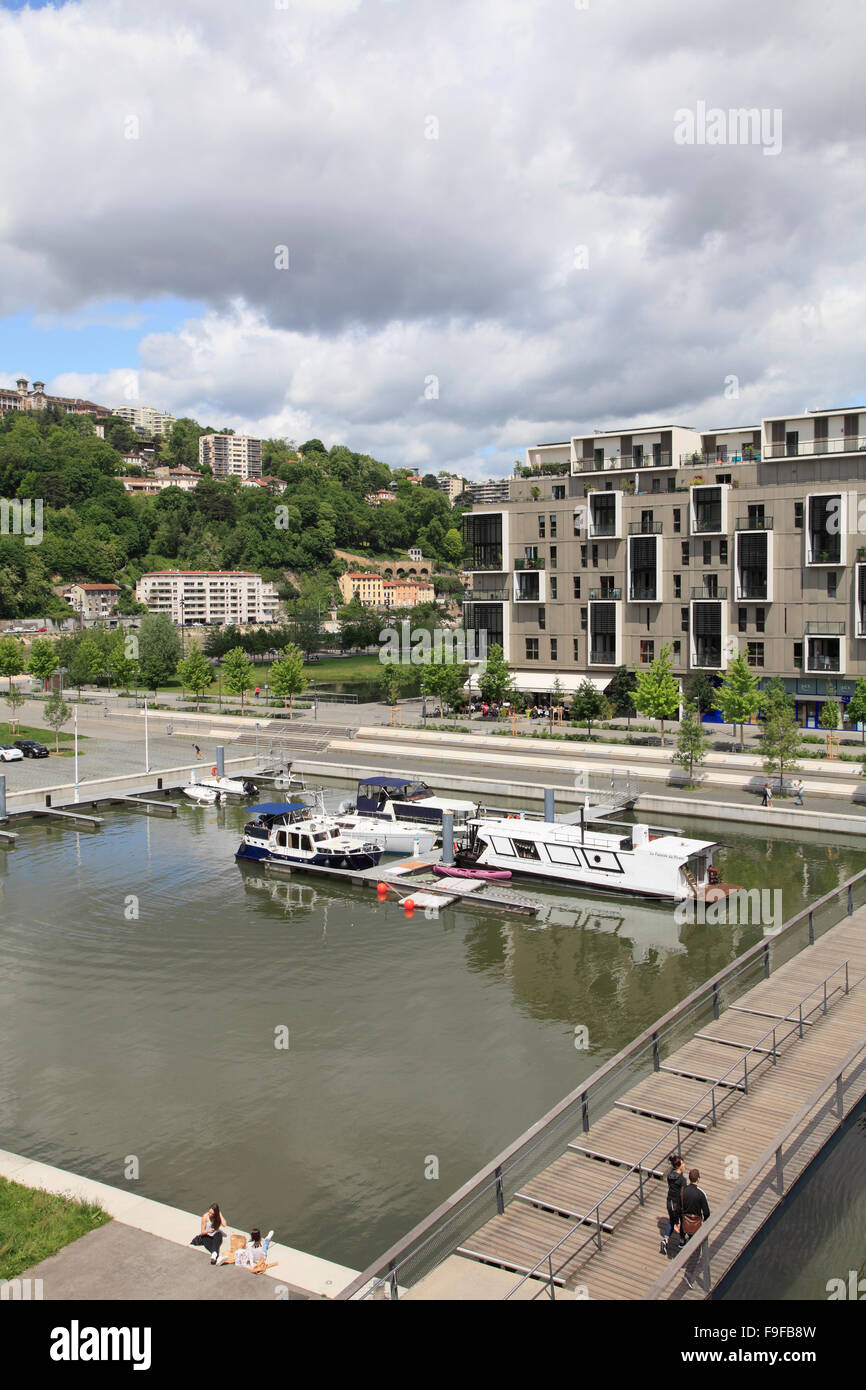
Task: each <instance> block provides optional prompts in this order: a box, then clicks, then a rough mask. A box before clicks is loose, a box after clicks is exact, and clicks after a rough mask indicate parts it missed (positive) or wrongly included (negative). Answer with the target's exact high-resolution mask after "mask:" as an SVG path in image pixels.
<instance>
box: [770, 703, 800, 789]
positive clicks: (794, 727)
mask: <svg viewBox="0 0 866 1390" xmlns="http://www.w3.org/2000/svg"><path fill="white" fill-rule="evenodd" d="M761 751H762V753H763V755H764V768H765V770H766V771H767V772H778V774H779V794H780V795H781V794H782V792H783V791H784V784H785V773H786V772H799V770H800V769H799V767H798V766H797V755H798V754H799V752H800V728H799V725H798V724H797V721H796V720H795V718H794V711H793V710H792V709H791V708H790V707H789V706H788V705H779V706H778V707H777V708H776V709H774V710H773V711H772V713H771V714H770V716H769V718H768V719H767V720H766V721H765V723H764V731H763V734H762V736H761Z"/></svg>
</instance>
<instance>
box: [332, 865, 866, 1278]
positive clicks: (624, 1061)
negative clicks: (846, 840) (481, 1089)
mask: <svg viewBox="0 0 866 1390" xmlns="http://www.w3.org/2000/svg"><path fill="white" fill-rule="evenodd" d="M864 879H866V869H861V870H859V872H858V873H856V874H854V875H852V877H851V878H849V879H846V880H845V881H844V882H843V883H841V884H838V885H837V886H836V887H835V888H833V889H831V890H830V892H829V893H825V894H823V895H822V897H820V898H817V899H816V900H815V902H813V903H811V904H810V905H809V906H808V907H805V908H803V909H801V911H800V912H797V913H795V914H794V916H793V917H791V918H790V919H789V920H788V921H787V922H785V923H783V924H782V926H781V927H780V928H779V929H778V931H776V932H774V933H773V935H772V937H771V938H767V939H764V940H761V941H757V942H756V943H755V945H754V946H750V947H749V948H748V950H746V951H744V952H743V954H742V955H740V956H737V957H736V959H735V960H733V961H731V962H730V964H729V965H727V966H725V967H724V968H723V969H722V970H720V971H719V972H718V973H717V974H715V975H712V976H711V977H710V979H709V980H706V981H704V983H703V984H701V985H699V986H698V988H697V989H694V990H692V991H691V993H690V994H687V995H686V997H685V999H682V1000H680V1002H679V1003H678V1004H676V1005H675V1006H674V1007H673V1008H672V1009H669V1010H668V1012H667V1013H666V1014H663V1015H662V1017H661V1018H660V1019H657V1020H656V1022H655V1023H653V1024H651V1025H650V1026H649V1028H646V1029H644V1031H643V1032H642V1033H639V1034H638V1036H637V1037H636V1038H634V1039H632V1041H631V1042H630V1043H628V1044H627V1045H626V1047H624V1048H622V1049H621V1050H620V1051H619V1052H617V1053H616V1054H615V1055H614V1056H613V1057H611V1058H610V1059H609V1060H608V1061H607V1062H605V1063H604V1064H603V1065H602V1066H601V1067H599V1068H598V1070H597V1071H595V1072H593V1073H592V1074H591V1075H590V1076H589V1077H587V1078H586V1080H585V1081H583V1082H582V1083H581V1084H580V1085H578V1086H576V1087H575V1088H574V1090H573V1091H570V1092H569V1094H568V1095H567V1096H565V1097H564V1098H563V1099H562V1100H561V1101H559V1102H558V1103H557V1104H556V1105H555V1106H553V1107H552V1108H551V1109H550V1110H548V1111H547V1112H546V1113H545V1114H544V1115H542V1117H541V1118H540V1119H539V1120H537V1121H536V1123H535V1124H534V1125H531V1126H530V1127H529V1129H527V1130H524V1132H523V1134H521V1135H519V1137H518V1138H517V1139H515V1140H513V1141H512V1142H511V1143H510V1144H509V1145H508V1146H507V1148H505V1149H503V1150H502V1151H501V1152H500V1153H499V1154H498V1155H497V1156H496V1157H495V1158H493V1159H491V1160H490V1162H489V1163H486V1164H485V1165H484V1167H483V1168H481V1169H479V1171H478V1172H477V1173H475V1174H473V1176H472V1177H470V1178H469V1179H467V1181H466V1182H465V1183H464V1184H463V1186H462V1187H460V1188H458V1190H457V1191H456V1192H455V1193H453V1194H452V1195H451V1196H450V1197H448V1198H446V1200H445V1201H444V1202H441V1203H440V1204H439V1206H438V1207H436V1208H435V1209H434V1210H433V1211H432V1212H431V1213H430V1214H429V1215H428V1216H426V1217H424V1218H423V1219H422V1220H421V1221H419V1222H418V1223H417V1224H416V1225H415V1226H413V1227H412V1229H411V1230H410V1231H409V1232H408V1233H407V1234H406V1235H405V1236H403V1237H401V1239H400V1240H399V1241H397V1242H395V1243H394V1244H393V1245H392V1246H390V1247H389V1248H388V1250H387V1251H385V1253H384V1254H383V1255H382V1256H381V1258H380V1259H378V1260H376V1261H375V1263H373V1264H371V1265H369V1266H368V1267H367V1269H366V1270H365V1271H364V1272H363V1273H361V1274H359V1275H358V1276H357V1277H356V1278H355V1279H354V1280H353V1281H352V1282H351V1283H350V1284H348V1285H347V1286H346V1288H345V1289H343V1290H342V1291H341V1292H340V1293H339V1294H337V1295H335V1297H336V1298H337V1299H338V1300H345V1299H350V1298H352V1297H353V1296H354V1295H355V1294H357V1293H359V1292H360V1291H361V1290H362V1289H364V1288H365V1287H366V1286H367V1285H370V1284H371V1283H372V1284H375V1285H378V1284H381V1283H383V1282H384V1281H385V1280H387V1279H388V1278H390V1277H391V1274H390V1273H389V1274H388V1275H386V1276H384V1279H380V1278H379V1277H378V1271H379V1270H381V1269H389V1270H391V1271H394V1270H396V1269H397V1268H398V1266H399V1265H400V1264H402V1263H404V1262H405V1261H406V1260H407V1259H408V1258H410V1256H411V1255H414V1254H417V1253H418V1251H419V1250H421V1249H423V1247H424V1246H425V1245H427V1244H428V1243H429V1241H430V1240H432V1239H433V1236H434V1235H436V1234H439V1233H440V1232H441V1229H442V1227H443V1225H448V1224H450V1223H451V1222H452V1221H453V1220H454V1219H455V1217H456V1216H457V1214H458V1211H459V1209H460V1206H461V1203H466V1204H467V1206H468V1205H471V1204H473V1203H474V1202H475V1201H476V1200H477V1199H478V1198H479V1197H480V1196H483V1195H484V1193H485V1192H490V1191H491V1190H492V1189H494V1188H497V1187H501V1183H502V1179H503V1177H504V1176H505V1174H506V1172H507V1171H508V1167H509V1164H510V1163H512V1162H513V1161H516V1160H517V1157H518V1155H520V1156H521V1157H525V1156H526V1154H525V1153H523V1152H522V1151H523V1150H524V1149H525V1147H526V1145H527V1144H529V1145H530V1149H529V1150H528V1151H527V1152H531V1151H532V1149H534V1148H535V1147H536V1146H537V1145H538V1144H539V1143H541V1142H542V1140H543V1139H544V1137H545V1132H546V1131H547V1130H548V1129H549V1128H550V1127H551V1126H553V1125H555V1124H557V1123H561V1122H563V1121H564V1120H565V1118H566V1116H567V1115H568V1112H569V1111H570V1110H572V1109H574V1108H575V1107H576V1106H578V1107H581V1108H582V1107H583V1105H584V1103H588V1101H589V1098H590V1095H591V1093H593V1092H597V1091H598V1090H599V1088H600V1087H601V1086H602V1084H604V1083H608V1082H609V1081H610V1080H611V1079H612V1078H613V1077H614V1076H616V1075H617V1074H618V1073H619V1072H621V1071H623V1070H624V1069H625V1068H626V1067H627V1066H629V1065H631V1064H632V1063H633V1062H634V1061H635V1060H636V1059H637V1058H638V1057H640V1056H641V1054H642V1053H643V1052H646V1051H648V1050H649V1049H651V1048H653V1047H654V1046H655V1045H656V1044H658V1043H660V1042H661V1040H662V1038H663V1037H664V1036H665V1035H666V1033H667V1032H669V1031H670V1030H671V1028H672V1027H673V1026H674V1025H675V1024H678V1023H681V1022H682V1021H683V1020H684V1019H685V1018H687V1017H688V1016H689V1014H691V1013H694V1012H695V1010H696V1009H698V1008H699V1007H700V1006H701V1004H702V1003H704V1002H705V1000H706V999H707V998H708V997H714V996H715V995H716V994H717V992H718V991H719V990H720V988H721V987H722V986H723V985H725V984H728V983H730V982H731V981H733V980H735V979H737V978H738V976H740V975H741V974H743V973H744V972H745V971H746V970H748V969H749V968H750V966H751V965H753V964H754V962H755V961H756V960H758V959H759V958H760V957H761V956H762V955H763V956H764V962H765V969H768V967H769V954H770V947H771V944H772V943H773V942H778V941H780V940H781V939H782V938H784V937H785V936H787V934H788V933H790V932H791V931H793V930H794V929H795V928H796V927H798V926H799V925H800V924H801V923H802V922H804V921H805V920H806V919H807V918H809V917H810V916H811V917H812V918H813V920H814V914H816V913H817V912H819V911H820V910H821V908H822V907H824V906H825V905H826V904H827V903H829V902H831V901H832V900H833V899H834V898H836V897H837V896H838V894H840V893H844V892H845V891H846V890H847V893H848V914H849V915H850V914H851V912H853V891H854V885H855V884H856V883H859V882H861V881H863V880H864ZM479 1184H481V1186H479ZM476 1188H477V1189H478V1190H477V1191H476V1190H475V1189H476Z"/></svg>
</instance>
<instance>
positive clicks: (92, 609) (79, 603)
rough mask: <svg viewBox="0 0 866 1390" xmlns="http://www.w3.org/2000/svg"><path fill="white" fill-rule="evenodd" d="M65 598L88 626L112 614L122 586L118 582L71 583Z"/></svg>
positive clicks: (80, 620)
mask: <svg viewBox="0 0 866 1390" xmlns="http://www.w3.org/2000/svg"><path fill="white" fill-rule="evenodd" d="M63 598H64V600H65V602H66V603H68V604H69V607H70V608H71V609H72V611H73V613H75V614H76V615H77V617H78V620H79V622H80V623H81V625H82V626H83V627H86V626H87V625H88V624H89V623H98V622H104V621H105V620H106V619H108V618H109V617H110V616H111V612H112V609H114V608H115V607H116V606H117V602H118V599H119V598H120V588H119V586H118V585H117V584H71V585H70V586H69V588H68V589H67V590H66V592H65V593H64V595H63Z"/></svg>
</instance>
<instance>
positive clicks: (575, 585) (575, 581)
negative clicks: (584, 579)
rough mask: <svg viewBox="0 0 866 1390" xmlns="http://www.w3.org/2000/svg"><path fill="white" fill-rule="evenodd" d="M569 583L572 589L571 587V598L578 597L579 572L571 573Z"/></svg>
mask: <svg viewBox="0 0 866 1390" xmlns="http://www.w3.org/2000/svg"><path fill="white" fill-rule="evenodd" d="M571 584H572V589H573V593H572V595H571V596H572V598H580V575H579V574H575V575H572V580H571Z"/></svg>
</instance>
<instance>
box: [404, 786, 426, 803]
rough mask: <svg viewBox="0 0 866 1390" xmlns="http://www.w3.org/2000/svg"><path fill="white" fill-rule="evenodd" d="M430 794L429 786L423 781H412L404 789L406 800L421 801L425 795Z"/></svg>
mask: <svg viewBox="0 0 866 1390" xmlns="http://www.w3.org/2000/svg"><path fill="white" fill-rule="evenodd" d="M428 796H432V792H431V791H430V788H429V787H428V786H427V785H426V784H425V783H424V782H413V783H412V784H411V786H410V787H408V789H407V791H406V797H405V799H406V801H422V800H424V799H425V798H426V797H428Z"/></svg>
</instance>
